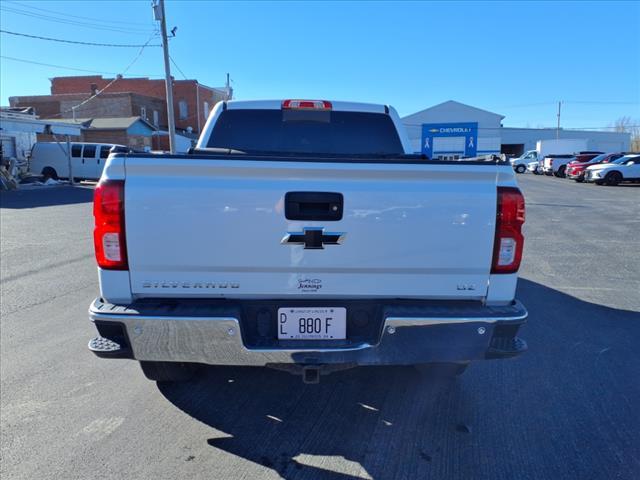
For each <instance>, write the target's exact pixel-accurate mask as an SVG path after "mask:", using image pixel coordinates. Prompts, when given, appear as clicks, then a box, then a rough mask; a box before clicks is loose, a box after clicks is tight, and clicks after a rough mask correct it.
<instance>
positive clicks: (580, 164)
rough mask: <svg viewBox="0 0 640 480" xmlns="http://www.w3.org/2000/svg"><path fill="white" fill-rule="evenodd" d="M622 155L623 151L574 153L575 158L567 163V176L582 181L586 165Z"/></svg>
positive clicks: (607, 160) (609, 160) (608, 160)
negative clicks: (595, 153) (596, 153)
mask: <svg viewBox="0 0 640 480" xmlns="http://www.w3.org/2000/svg"><path fill="white" fill-rule="evenodd" d="M623 156H624V153H602V154H600V155H594V154H591V153H589V154H583V155H576V160H574V161H572V162H571V163H569V164H568V165H567V171H566V175H567V178H571V179H573V180H575V181H576V182H583V181H584V172H585V170H586V169H587V167H590V166H591V165H597V164H599V163H610V162H613V161H614V160H617V159H618V158H620V157H623Z"/></svg>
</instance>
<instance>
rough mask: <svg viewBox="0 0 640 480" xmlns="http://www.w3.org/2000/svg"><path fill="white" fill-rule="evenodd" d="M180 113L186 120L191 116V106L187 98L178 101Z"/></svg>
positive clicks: (181, 117) (182, 118) (181, 118)
mask: <svg viewBox="0 0 640 480" xmlns="http://www.w3.org/2000/svg"><path fill="white" fill-rule="evenodd" d="M178 113H179V115H180V120H185V119H186V118H187V117H188V116H189V106H188V105H187V102H186V100H180V101H179V102H178Z"/></svg>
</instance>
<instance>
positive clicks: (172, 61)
mask: <svg viewBox="0 0 640 480" xmlns="http://www.w3.org/2000/svg"><path fill="white" fill-rule="evenodd" d="M169 59H170V60H171V63H173V66H174V67H176V68H177V69H178V71H179V72H180V74H181V75H182V78H184V79H185V80H188V78H187V76H186V75H185V74H184V72H183V71H182V69H181V68H180V67H179V66H178V64H177V63H176V62H175V60H174V59H173V58H171V56H169Z"/></svg>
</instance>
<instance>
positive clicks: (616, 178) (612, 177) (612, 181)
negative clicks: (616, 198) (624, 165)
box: [604, 172, 622, 187]
mask: <svg viewBox="0 0 640 480" xmlns="http://www.w3.org/2000/svg"><path fill="white" fill-rule="evenodd" d="M621 181H622V175H621V174H620V172H611V173H608V174H607V176H606V177H604V183H606V184H607V185H609V186H611V187H615V186H616V185H618V184H619V183H620V182H621Z"/></svg>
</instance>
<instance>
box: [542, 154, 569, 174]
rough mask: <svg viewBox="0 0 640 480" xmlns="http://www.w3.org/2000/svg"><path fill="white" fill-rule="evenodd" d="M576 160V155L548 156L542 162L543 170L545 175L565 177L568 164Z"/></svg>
mask: <svg viewBox="0 0 640 480" xmlns="http://www.w3.org/2000/svg"><path fill="white" fill-rule="evenodd" d="M575 158H576V157H575V155H547V156H546V157H544V160H543V162H542V170H543V171H544V173H545V175H555V176H556V177H564V172H565V170H566V169H567V164H568V163H569V162H572V161H573V160H575Z"/></svg>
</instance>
